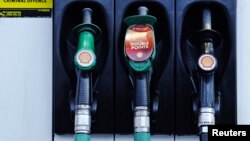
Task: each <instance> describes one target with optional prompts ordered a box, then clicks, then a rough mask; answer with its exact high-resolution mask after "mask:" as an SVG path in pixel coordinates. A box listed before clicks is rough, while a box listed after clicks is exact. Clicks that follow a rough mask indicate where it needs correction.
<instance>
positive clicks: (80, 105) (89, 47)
mask: <svg viewBox="0 0 250 141" xmlns="http://www.w3.org/2000/svg"><path fill="white" fill-rule="evenodd" d="M82 14H83V23H82V24H79V25H77V26H76V27H75V28H74V29H73V30H72V32H73V36H74V37H75V38H76V39H78V47H77V51H76V54H75V57H74V62H75V67H76V75H77V85H76V107H75V129H74V130H75V137H74V140H75V141H90V130H91V95H92V93H91V92H92V91H91V87H92V84H91V71H92V70H93V68H94V67H95V64H96V55H95V41H96V40H97V39H98V38H99V36H100V35H101V30H100V28H99V27H98V26H96V25H94V24H92V10H91V9H90V8H85V9H83V11H82Z"/></svg>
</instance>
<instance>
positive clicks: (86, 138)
mask: <svg viewBox="0 0 250 141" xmlns="http://www.w3.org/2000/svg"><path fill="white" fill-rule="evenodd" d="M74 138H75V139H74V141H90V135H89V134H75V137H74Z"/></svg>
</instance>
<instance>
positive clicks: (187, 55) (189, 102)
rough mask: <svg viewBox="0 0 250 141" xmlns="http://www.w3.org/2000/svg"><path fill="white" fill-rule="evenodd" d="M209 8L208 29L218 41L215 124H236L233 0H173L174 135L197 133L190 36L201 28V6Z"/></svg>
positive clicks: (193, 48) (195, 80)
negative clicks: (174, 64)
mask: <svg viewBox="0 0 250 141" xmlns="http://www.w3.org/2000/svg"><path fill="white" fill-rule="evenodd" d="M205 8H209V9H210V11H211V15H212V16H211V17H212V29H213V30H216V31H217V32H219V33H220V35H221V38H222V42H221V43H220V44H218V45H217V46H215V50H214V51H215V57H216V58H217V61H218V66H217V69H216V73H215V92H216V101H215V102H216V107H215V108H216V124H236V121H237V119H236V115H237V114H236V113H237V112H236V109H237V108H236V105H237V104H236V97H237V93H236V32H235V25H236V23H235V22H236V1H235V0H196V1H193V0H178V1H176V58H175V59H176V69H175V70H176V83H175V84H176V85H175V87H176V95H175V98H176V100H175V102H176V103H175V107H176V112H175V117H176V122H175V124H176V125H175V131H176V134H178V135H187V134H197V135H198V132H199V130H198V124H197V116H198V115H197V105H196V102H195V101H196V99H197V98H198V97H197V96H198V93H197V92H198V91H197V90H198V88H197V87H198V86H199V84H198V76H197V70H198V68H197V65H196V64H197V60H198V57H199V55H200V52H199V51H200V50H199V47H198V48H197V47H196V46H194V45H193V44H191V43H190V40H189V39H190V37H191V36H192V35H194V34H195V33H196V32H197V31H199V30H201V29H202V10H203V9H205Z"/></svg>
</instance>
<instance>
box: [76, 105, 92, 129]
mask: <svg viewBox="0 0 250 141" xmlns="http://www.w3.org/2000/svg"><path fill="white" fill-rule="evenodd" d="M90 128H91V113H90V106H89V105H77V106H76V110H75V133H90Z"/></svg>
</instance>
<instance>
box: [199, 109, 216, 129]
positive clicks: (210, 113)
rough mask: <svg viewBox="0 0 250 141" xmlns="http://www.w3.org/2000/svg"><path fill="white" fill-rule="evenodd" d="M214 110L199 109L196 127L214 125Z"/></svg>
mask: <svg viewBox="0 0 250 141" xmlns="http://www.w3.org/2000/svg"><path fill="white" fill-rule="evenodd" d="M214 114H215V110H214V108H210V107H202V108H200V113H199V119H198V126H199V127H201V126H207V125H214V124H215V116H214Z"/></svg>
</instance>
